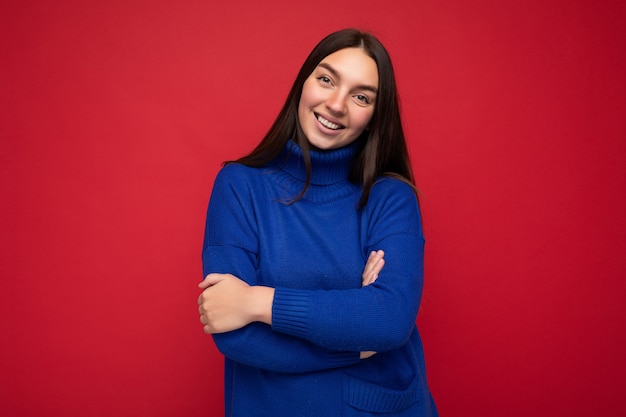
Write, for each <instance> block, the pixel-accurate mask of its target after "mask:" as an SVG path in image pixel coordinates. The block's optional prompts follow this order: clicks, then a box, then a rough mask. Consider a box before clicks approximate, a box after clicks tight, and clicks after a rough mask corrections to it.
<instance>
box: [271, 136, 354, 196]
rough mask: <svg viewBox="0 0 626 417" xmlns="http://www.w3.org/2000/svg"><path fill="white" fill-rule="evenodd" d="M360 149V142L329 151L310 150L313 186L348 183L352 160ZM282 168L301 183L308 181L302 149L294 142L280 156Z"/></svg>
mask: <svg viewBox="0 0 626 417" xmlns="http://www.w3.org/2000/svg"><path fill="white" fill-rule="evenodd" d="M358 149H359V141H358V140H356V141H354V142H352V143H351V144H349V145H347V146H345V147H343V148H339V149H331V150H328V151H316V150H310V151H309V155H310V156H311V185H332V184H336V183H338V182H341V181H346V180H347V179H348V175H349V173H350V167H351V165H352V158H353V157H354V155H355V154H356V152H357V151H358ZM279 165H280V168H282V169H283V170H284V171H286V172H287V173H288V174H289V175H291V176H293V177H294V178H297V179H298V180H300V181H303V182H304V181H305V179H306V168H305V166H304V157H303V155H302V148H301V147H300V146H299V145H298V144H297V143H296V142H295V141H293V140H289V142H287V145H286V146H285V149H284V150H283V152H282V153H281V155H280V162H279Z"/></svg>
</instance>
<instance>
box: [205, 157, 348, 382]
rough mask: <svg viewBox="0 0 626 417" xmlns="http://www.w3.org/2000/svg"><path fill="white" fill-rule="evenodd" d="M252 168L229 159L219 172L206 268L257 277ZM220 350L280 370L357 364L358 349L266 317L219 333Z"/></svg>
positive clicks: (244, 277)
mask: <svg viewBox="0 0 626 417" xmlns="http://www.w3.org/2000/svg"><path fill="white" fill-rule="evenodd" d="M247 169H249V168H245V167H242V166H239V165H227V166H226V167H224V168H223V169H222V170H221V171H220V173H219V174H218V176H217V178H216V180H215V183H214V186H213V191H212V193H211V199H210V202H209V208H208V212H207V219H206V230H205V236H204V245H203V250H202V265H203V273H204V275H203V276H205V277H206V275H207V274H209V273H230V274H233V275H235V276H237V277H238V278H240V279H242V280H244V281H246V282H247V283H248V284H250V285H255V284H256V283H257V258H258V250H259V248H258V238H257V234H256V232H257V227H256V218H255V213H254V204H253V201H252V198H251V193H250V187H251V186H252V185H251V184H249V182H248V181H246V176H245V175H243V173H244V172H245V171H246V170H247ZM213 339H214V341H215V344H216V346H217V348H218V349H219V350H220V352H221V353H222V354H223V355H224V356H226V357H228V358H230V359H232V360H234V361H236V362H239V363H243V364H246V365H249V366H254V367H257V368H262V369H267V370H271V371H277V372H308V371H316V370H322V369H330V368H336V367H341V366H345V365H351V364H354V363H357V362H358V361H359V353H358V352H355V351H338V350H334V349H328V348H324V347H321V346H318V345H316V344H314V343H312V342H310V341H307V340H305V339H302V338H299V337H294V336H292V335H288V334H284V333H279V332H274V331H272V329H271V327H270V326H268V325H266V324H263V323H252V324H250V325H248V326H246V327H244V328H241V329H238V330H235V331H232V332H228V333H222V334H215V335H213Z"/></svg>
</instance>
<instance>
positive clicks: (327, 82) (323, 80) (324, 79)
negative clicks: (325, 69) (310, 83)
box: [317, 75, 330, 84]
mask: <svg viewBox="0 0 626 417" xmlns="http://www.w3.org/2000/svg"><path fill="white" fill-rule="evenodd" d="M317 79H318V80H320V81H321V82H322V83H324V84H330V78H328V77H327V76H325V75H322V76H319V77H317Z"/></svg>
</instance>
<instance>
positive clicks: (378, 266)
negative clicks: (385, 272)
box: [361, 250, 385, 287]
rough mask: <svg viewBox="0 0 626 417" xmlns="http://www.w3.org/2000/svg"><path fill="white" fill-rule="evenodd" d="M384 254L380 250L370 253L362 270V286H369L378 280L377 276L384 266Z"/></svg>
mask: <svg viewBox="0 0 626 417" xmlns="http://www.w3.org/2000/svg"><path fill="white" fill-rule="evenodd" d="M384 256H385V252H384V251H382V250H378V251H372V252H370V255H369V257H368V258H367V262H366V264H365V268H364V269H363V274H362V276H361V278H362V286H363V287H365V286H366V285H370V284H371V283H373V282H374V281H376V279H377V278H378V274H379V273H380V271H381V270H382V269H383V266H385V259H384Z"/></svg>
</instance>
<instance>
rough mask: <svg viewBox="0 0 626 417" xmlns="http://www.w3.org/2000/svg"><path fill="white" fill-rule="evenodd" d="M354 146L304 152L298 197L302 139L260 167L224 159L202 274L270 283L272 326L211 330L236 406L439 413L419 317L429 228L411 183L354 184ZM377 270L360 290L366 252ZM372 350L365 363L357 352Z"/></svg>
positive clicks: (290, 411) (231, 409)
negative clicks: (365, 188) (379, 265)
mask: <svg viewBox="0 0 626 417" xmlns="http://www.w3.org/2000/svg"><path fill="white" fill-rule="evenodd" d="M357 146H358V145H357V143H354V144H352V145H349V146H347V147H345V148H341V149H338V150H333V151H325V152H311V159H312V178H311V183H310V186H309V188H308V189H307V192H306V194H305V195H304V197H303V198H302V199H300V200H298V201H297V202H295V203H293V204H286V201H288V200H289V199H290V198H293V197H294V196H296V195H297V194H298V193H299V192H300V191H301V190H302V187H303V185H304V179H305V170H304V163H303V160H302V154H301V150H300V148H299V147H298V146H297V145H296V144H295V143H294V142H291V141H290V142H289V143H288V144H287V146H286V148H285V150H284V151H283V153H282V154H281V155H280V156H279V157H278V158H276V160H275V161H274V162H272V163H270V164H268V165H267V166H265V167H262V168H250V167H246V166H243V165H240V164H229V165H226V166H225V167H224V168H223V169H222V170H221V171H220V172H219V174H218V176H217V178H216V180H215V184H214V187H213V192H212V195H211V200H210V203H209V209H208V214H207V222H206V233H205V239H204V248H203V252H202V261H203V271H204V275H205V276H206V274H208V273H211V272H218V273H231V274H233V275H235V276H237V277H239V278H241V279H243V280H245V281H246V282H248V283H249V284H251V285H265V286H269V287H273V288H275V295H274V302H273V308H272V325H271V326H269V325H266V324H263V323H252V324H250V325H248V326H246V327H244V328H242V329H239V330H236V331H233V332H228V333H224V334H216V335H214V340H215V343H216V345H217V347H218V349H219V350H220V351H221V352H222V353H223V354H224V356H225V358H226V359H225V400H226V403H225V409H226V415H227V416H232V417H256V416H267V417H283V416H284V417H297V416H302V417H308V416H310V417H326V416H329V417H331V416H344V417H349V416H365V415H368V416H369V415H371V414H369V413H386V414H383V415H384V416H412V417H416V416H436V415H437V411H436V409H435V406H434V403H433V400H432V397H431V395H430V393H429V390H428V386H427V383H426V372H425V366H424V355H423V350H422V344H421V341H420V338H419V334H418V331H417V328H416V326H415V319H416V316H417V311H418V307H419V301H420V296H421V291H422V284H423V248H424V238H423V235H422V229H421V220H420V213H419V208H418V204H417V200H416V198H415V194H414V193H413V190H412V189H411V187H410V186H408V185H407V184H405V183H403V182H402V181H399V180H396V179H391V178H381V179H380V180H379V181H378V182H377V183H376V184H375V185H374V187H373V188H372V191H371V195H370V198H369V201H368V203H367V205H366V206H365V207H364V208H363V209H360V210H359V209H358V208H357V206H358V201H359V198H360V196H361V191H362V187H360V186H358V185H355V184H352V183H351V182H349V181H348V179H347V177H348V172H349V168H350V162H351V159H352V157H353V156H354V154H355V152H356V147H357ZM378 249H383V250H384V251H385V266H384V268H383V270H382V271H381V273H380V274H379V277H378V279H377V280H376V281H375V282H374V283H373V284H371V285H368V286H366V287H363V288H362V287H361V273H362V271H363V267H364V266H365V263H366V260H367V257H368V255H369V253H370V251H372V250H378ZM361 351H375V352H378V353H377V354H376V355H374V356H373V357H371V358H369V359H365V360H360V359H359V352H361Z"/></svg>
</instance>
